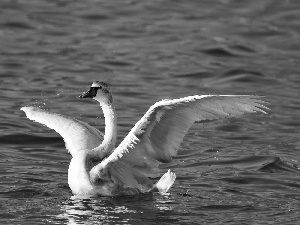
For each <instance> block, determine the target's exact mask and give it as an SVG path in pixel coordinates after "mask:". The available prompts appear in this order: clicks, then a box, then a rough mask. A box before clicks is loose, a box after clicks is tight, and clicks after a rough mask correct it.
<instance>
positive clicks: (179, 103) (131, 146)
mask: <svg viewBox="0 0 300 225" xmlns="http://www.w3.org/2000/svg"><path fill="white" fill-rule="evenodd" d="M264 103H265V102H263V101H261V100H259V99H258V97H255V96H242V95H240V96H239V95H215V96H214V95H202V96H199V95H196V96H190V97H186V98H180V99H174V100H162V101H160V102H157V103H155V104H154V105H153V106H151V107H150V109H149V110H148V111H147V112H146V114H145V115H144V116H143V117H142V118H141V120H140V121H138V122H137V123H136V125H135V126H134V127H133V128H132V130H131V131H130V132H129V134H128V135H127V136H126V137H125V139H124V140H123V141H122V142H121V143H120V145H119V146H118V147H117V148H116V149H115V151H114V152H113V153H112V154H111V155H110V156H109V157H108V158H106V159H105V160H103V161H102V162H101V163H100V164H101V166H103V167H106V166H107V165H108V164H111V163H115V162H120V161H122V162H125V163H127V164H129V165H131V166H132V167H134V168H136V169H137V171H139V172H140V173H142V174H144V175H146V176H148V177H155V176H157V175H158V165H159V163H160V162H170V161H171V159H172V156H175V155H177V150H178V148H179V146H180V143H181V142H182V140H183V137H184V136H185V134H186V133H187V131H188V130H189V128H190V127H191V126H192V124H193V123H194V122H195V121H203V120H213V119H219V118H226V117H233V116H239V115H242V114H244V113H253V112H257V111H260V112H263V113H265V112H264V111H263V109H267V108H266V107H265V106H263V105H262V104H264ZM116 164H118V163H116ZM111 166H113V165H111ZM113 167H114V166H113Z"/></svg>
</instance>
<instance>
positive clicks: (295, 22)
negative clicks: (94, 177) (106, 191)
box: [0, 0, 300, 224]
mask: <svg viewBox="0 0 300 225" xmlns="http://www.w3.org/2000/svg"><path fill="white" fill-rule="evenodd" d="M299 24H300V3H299V2H298V1H292V0H286V1H282V0H280V1H279V0H265V1H258V0H256V1H253V0H251V1H242V2H241V1H234V0H219V1H165V0H156V1H133V0H125V1H123V0H122V1H100V0H88V1H67V0H56V1H47V0H31V1H25V0H2V1H1V3H0V49H1V50H0V53H1V54H0V76H1V82H0V87H1V88H0V98H1V101H0V107H1V116H0V117H1V120H0V130H1V135H0V145H1V151H0V155H1V157H0V179H1V186H0V198H1V202H0V221H1V224H141V223H143V224H298V221H299V219H300V216H299V209H300V182H299V174H300V173H299V166H300V154H299V151H300V141H299V134H300V123H299V113H300V107H299V105H300V104H299V103H300V100H299V90H300V89H299V88H300V67H299V63H300V51H299V50H300V42H299V40H300V30H299ZM94 80H100V81H104V82H107V83H109V84H110V85H111V87H112V89H113V94H114V99H115V103H116V109H117V111H118V116H119V128H118V132H119V138H118V141H121V140H122V137H124V135H126V134H127V133H128V131H129V130H130V129H131V127H132V126H133V125H134V124H135V122H136V121H137V120H138V119H139V118H141V116H142V115H143V113H144V112H145V111H146V110H147V109H148V108H149V106H150V105H152V104H153V103H155V102H156V101H158V100H161V99H163V98H176V97H183V96H188V95H193V94H255V95H263V96H266V97H265V100H266V101H268V102H270V105H269V107H270V109H271V111H269V112H268V115H262V114H255V115H254V114H253V115H246V116H243V117H240V118H233V119H228V120H222V121H214V122H211V123H205V124H195V126H193V128H192V129H191V130H190V132H189V134H188V135H187V136H186V138H185V139H184V142H183V143H182V145H181V150H180V152H179V155H178V156H177V157H176V158H175V159H174V161H173V162H172V163H170V164H168V165H163V166H162V168H161V170H162V172H164V171H165V170H166V169H168V168H171V169H172V170H173V171H174V172H176V174H177V180H176V182H175V185H174V186H173V188H172V189H171V193H170V195H167V196H160V195H157V194H154V195H150V196H149V195H146V196H136V197H118V198H106V197H102V198H91V199H78V198H76V197H74V196H72V193H71V191H70V189H69V187H68V184H67V170H68V164H69V162H70V155H69V154H68V153H67V151H66V150H65V147H64V143H63V141H62V139H61V138H60V137H59V135H58V134H56V133H55V132H54V131H52V130H49V129H47V128H45V127H44V126H42V125H40V124H37V123H33V122H31V121H29V120H28V119H27V118H25V115H24V113H23V112H22V111H20V110H19V109H20V108H21V107H22V106H26V105H38V106H41V107H44V108H47V109H49V110H51V111H53V112H57V113H61V114H64V115H68V116H71V117H75V118H78V119H81V120H84V121H86V122H89V123H90V124H91V125H93V126H96V127H98V128H99V129H100V130H103V126H104V124H103V123H104V121H103V118H102V115H101V113H100V110H99V108H98V105H97V104H95V103H94V102H93V101H91V100H90V101H89V100H82V99H78V98H77V97H78V95H79V94H81V93H82V91H85V90H87V88H88V87H89V85H90V84H91V82H92V81H94Z"/></svg>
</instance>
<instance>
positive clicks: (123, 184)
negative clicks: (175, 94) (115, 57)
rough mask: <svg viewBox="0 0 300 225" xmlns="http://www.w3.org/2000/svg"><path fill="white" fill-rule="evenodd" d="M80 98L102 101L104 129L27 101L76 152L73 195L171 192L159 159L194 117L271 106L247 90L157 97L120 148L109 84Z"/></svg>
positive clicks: (169, 153)
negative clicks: (153, 178) (240, 92)
mask: <svg viewBox="0 0 300 225" xmlns="http://www.w3.org/2000/svg"><path fill="white" fill-rule="evenodd" d="M80 98H93V99H95V100H97V101H98V102H99V103H100V106H101V108H102V110H103V113H104V117H105V134H104V136H103V134H102V133H101V132H100V131H98V130H97V129H95V128H93V127H91V126H90V125H88V124H87V123H84V122H81V121H79V120H76V119H71V118H69V117H66V116H63V115H59V114H55V113H50V112H48V111H45V110H42V109H40V108H37V107H23V108H21V110H23V111H24V112H25V113H26V116H27V117H28V118H29V119H31V120H34V121H36V122H39V123H42V124H44V125H46V126H48V127H49V128H52V129H54V130H55V131H56V132H58V133H59V134H60V135H61V136H62V137H63V138H64V141H65V143H66V148H67V149H68V150H69V152H70V153H71V155H72V160H71V162H70V166H69V171H68V183H69V186H70V188H71V190H72V192H73V194H74V195H103V196H116V195H133V194H138V193H145V192H151V191H159V192H161V193H165V192H167V191H168V190H169V189H170V188H171V186H172V185H173V183H174V181H175V178H176V176H175V174H174V173H172V172H170V170H169V171H168V172H167V173H165V174H164V175H163V176H162V177H161V178H160V180H159V181H158V182H157V183H156V184H152V182H151V181H150V180H149V179H148V177H158V176H159V169H158V166H159V164H160V163H164V162H170V161H171V160H172V157H173V156H175V155H176V154H177V150H178V148H179V145H180V143H181V142H182V139H183V137H184V135H185V134H186V133H187V131H188V130H189V128H190V127H191V126H192V124H193V123H194V122H195V121H201V120H212V119H219V118H225V117H233V116H238V115H242V114H244V113H253V112H256V111H260V112H263V113H265V112H264V110H263V109H268V108H267V107H265V106H263V105H262V104H264V103H265V102H263V101H261V100H259V99H257V97H255V96H246V95H201V96H199V95H195V96H189V97H185V98H179V99H173V100H162V101H159V102H157V103H155V104H154V105H153V106H151V107H150V109H149V110H148V111H147V112H146V114H145V115H144V116H143V117H142V118H141V119H140V120H139V121H138V122H137V123H136V124H135V126H134V127H133V128H132V129H131V131H130V132H129V134H128V135H127V136H126V137H125V139H124V140H123V141H122V142H121V143H120V145H119V146H118V147H117V148H115V144H116V132H117V129H116V126H117V125H116V122H117V117H116V113H115V109H114V106H113V98H112V95H111V92H110V88H109V87H108V85H107V84H105V83H103V82H99V81H95V82H93V84H92V86H91V88H90V89H89V91H87V92H85V93H83V94H82V95H81V96H80Z"/></svg>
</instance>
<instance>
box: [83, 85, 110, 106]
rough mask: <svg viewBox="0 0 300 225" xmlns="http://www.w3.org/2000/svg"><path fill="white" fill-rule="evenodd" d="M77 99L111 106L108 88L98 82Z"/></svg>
mask: <svg viewBox="0 0 300 225" xmlns="http://www.w3.org/2000/svg"><path fill="white" fill-rule="evenodd" d="M79 98H92V99H95V100H97V101H98V102H100V103H104V104H112V101H113V99H112V95H111V92H110V88H109V86H108V85H107V84H106V83H103V82H99V81H94V82H93V84H92V86H91V87H90V90H88V91H87V92H84V93H83V94H82V95H80V96H79Z"/></svg>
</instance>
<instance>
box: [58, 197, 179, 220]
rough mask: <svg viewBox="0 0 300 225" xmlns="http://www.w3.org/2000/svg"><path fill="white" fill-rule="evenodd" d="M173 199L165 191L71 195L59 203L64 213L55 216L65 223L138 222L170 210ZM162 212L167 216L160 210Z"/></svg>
mask: <svg viewBox="0 0 300 225" xmlns="http://www.w3.org/2000/svg"><path fill="white" fill-rule="evenodd" d="M173 201H174V200H172V199H171V197H170V196H169V195H164V196H160V195H155V196H154V195H152V194H148V195H141V196H130V197H128V196H127V197H113V198H112V197H101V198H86V199H83V198H80V197H76V196H73V197H71V198H70V199H68V200H67V201H65V202H63V203H62V210H63V211H64V213H62V214H60V215H59V216H58V218H59V219H66V220H67V221H68V223H67V224H95V223H96V224H98V223H99V224H102V223H112V222H113V223H123V224H124V223H125V224H126V223H130V224H131V223H138V222H140V221H143V220H147V221H149V220H152V219H153V221H155V218H156V217H157V216H158V214H160V213H161V212H166V211H170V210H172V206H171V205H170V204H169V203H172V202H173ZM164 216H167V215H165V214H164ZM167 217H168V216H167Z"/></svg>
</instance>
